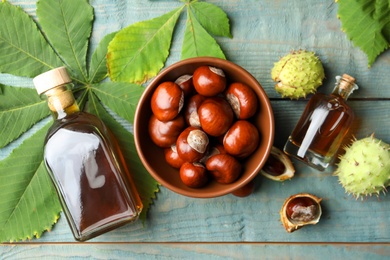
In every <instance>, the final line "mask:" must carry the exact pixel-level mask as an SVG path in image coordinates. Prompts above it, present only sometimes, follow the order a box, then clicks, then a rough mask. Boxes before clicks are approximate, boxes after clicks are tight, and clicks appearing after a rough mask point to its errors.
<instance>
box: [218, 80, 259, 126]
mask: <svg viewBox="0 0 390 260" xmlns="http://www.w3.org/2000/svg"><path fill="white" fill-rule="evenodd" d="M225 96H226V100H227V101H228V102H229V104H230V105H231V107H232V108H233V111H234V114H235V116H236V118H238V119H248V118H250V117H251V116H253V115H254V114H255V113H256V110H257V97H256V94H255V92H254V91H253V89H252V88H250V87H249V86H248V85H245V84H244V83H239V82H235V83H232V84H230V85H229V87H228V88H227V90H226V92H225Z"/></svg>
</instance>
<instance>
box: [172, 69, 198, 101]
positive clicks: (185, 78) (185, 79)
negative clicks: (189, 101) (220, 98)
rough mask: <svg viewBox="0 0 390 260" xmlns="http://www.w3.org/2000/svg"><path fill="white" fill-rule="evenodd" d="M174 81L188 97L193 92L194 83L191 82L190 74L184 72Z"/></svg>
mask: <svg viewBox="0 0 390 260" xmlns="http://www.w3.org/2000/svg"><path fill="white" fill-rule="evenodd" d="M175 83H176V84H177V85H179V87H180V88H181V89H182V90H183V92H184V96H185V97H188V96H190V95H192V94H193V93H194V92H195V88H194V84H193V83H192V75H190V74H184V75H181V76H180V77H178V78H177V79H176V80H175Z"/></svg>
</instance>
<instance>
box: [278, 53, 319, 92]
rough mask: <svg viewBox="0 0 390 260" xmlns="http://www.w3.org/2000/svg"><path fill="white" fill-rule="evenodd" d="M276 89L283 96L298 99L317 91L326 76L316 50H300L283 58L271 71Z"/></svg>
mask: <svg viewBox="0 0 390 260" xmlns="http://www.w3.org/2000/svg"><path fill="white" fill-rule="evenodd" d="M271 77H272V79H273V80H274V81H275V82H277V84H276V85H275V90H276V91H277V92H278V93H280V94H281V95H282V97H289V98H290V99H298V98H301V97H306V95H308V94H310V93H315V92H316V90H317V88H318V87H319V86H321V85H322V81H323V79H324V78H325V73H324V67H323V66H322V63H321V60H320V59H319V58H318V57H317V56H316V55H315V53H314V52H310V51H305V50H299V51H293V52H291V53H290V54H288V55H286V56H284V57H283V58H281V59H280V60H279V61H278V62H276V63H275V64H274V67H273V69H272V71H271Z"/></svg>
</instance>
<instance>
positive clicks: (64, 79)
mask: <svg viewBox="0 0 390 260" xmlns="http://www.w3.org/2000/svg"><path fill="white" fill-rule="evenodd" d="M33 82H34V85H35V88H36V90H37V92H38V94H39V95H41V94H42V93H44V92H46V91H48V90H49V89H52V88H55V87H58V86H61V85H64V84H67V83H70V82H72V80H71V78H70V76H69V74H68V72H67V70H66V68H65V67H59V68H55V69H52V70H49V71H47V72H45V73H42V74H40V75H38V76H36V77H35V78H34V79H33Z"/></svg>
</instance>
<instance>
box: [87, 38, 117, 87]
mask: <svg viewBox="0 0 390 260" xmlns="http://www.w3.org/2000/svg"><path fill="white" fill-rule="evenodd" d="M115 34H116V32H114V33H110V34H107V35H106V36H104V38H103V39H102V40H101V41H100V42H99V45H98V46H97V48H96V50H95V52H94V53H93V54H92V59H91V64H90V67H89V80H88V82H91V83H95V82H100V81H102V80H103V79H104V78H106V77H107V75H108V73H107V58H106V56H107V48H108V44H109V43H110V42H111V40H112V39H113V38H114V36H115Z"/></svg>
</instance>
